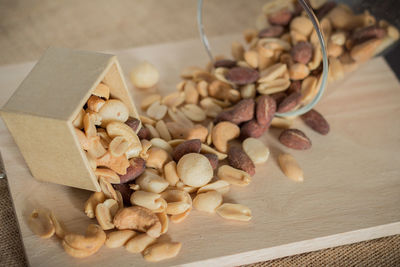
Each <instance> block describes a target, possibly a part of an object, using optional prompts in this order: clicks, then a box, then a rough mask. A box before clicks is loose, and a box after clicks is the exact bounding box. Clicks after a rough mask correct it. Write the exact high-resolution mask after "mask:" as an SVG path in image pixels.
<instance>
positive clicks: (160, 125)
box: [156, 120, 172, 141]
mask: <svg viewBox="0 0 400 267" xmlns="http://www.w3.org/2000/svg"><path fill="white" fill-rule="evenodd" d="M156 130H157V132H158V133H159V134H160V137H161V138H162V139H164V140H165V141H169V140H171V139H172V138H171V134H170V133H169V131H168V127H167V125H166V124H165V122H164V121H163V120H159V121H158V122H157V123H156Z"/></svg>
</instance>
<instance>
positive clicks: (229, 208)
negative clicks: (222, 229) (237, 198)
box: [216, 203, 251, 222]
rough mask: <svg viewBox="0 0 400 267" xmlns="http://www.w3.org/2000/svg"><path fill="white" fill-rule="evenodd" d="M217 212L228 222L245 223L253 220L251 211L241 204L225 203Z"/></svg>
mask: <svg viewBox="0 0 400 267" xmlns="http://www.w3.org/2000/svg"><path fill="white" fill-rule="evenodd" d="M216 212H217V213H218V215H220V216H221V217H222V218H224V219H228V220H235V221H244V222H247V221H250V220H251V210H250V209H249V208H248V207H246V206H244V205H241V204H232V203H224V204H222V205H221V206H219V207H218V208H217V209H216Z"/></svg>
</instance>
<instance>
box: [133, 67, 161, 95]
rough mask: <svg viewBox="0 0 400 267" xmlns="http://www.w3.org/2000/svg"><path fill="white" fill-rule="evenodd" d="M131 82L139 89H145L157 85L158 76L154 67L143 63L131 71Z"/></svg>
mask: <svg viewBox="0 0 400 267" xmlns="http://www.w3.org/2000/svg"><path fill="white" fill-rule="evenodd" d="M130 77H131V82H132V84H133V85H134V86H135V87H136V88H139V89H147V88H150V87H153V86H155V85H156V84H157V83H158V80H159V78H160V75H159V73H158V70H157V69H156V67H155V66H154V65H152V64H151V63H149V62H147V61H145V62H142V63H140V64H139V65H137V66H136V67H135V68H134V69H133V70H132V71H131V75H130Z"/></svg>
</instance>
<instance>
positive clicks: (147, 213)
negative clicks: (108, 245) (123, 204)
mask: <svg viewBox="0 0 400 267" xmlns="http://www.w3.org/2000/svg"><path fill="white" fill-rule="evenodd" d="M114 225H115V227H117V228H118V229H120V230H124V229H132V230H138V231H141V232H146V233H147V234H148V235H149V236H151V237H154V238H157V237H159V236H160V234H161V223H160V220H159V219H158V217H157V216H156V215H155V214H154V213H153V212H152V211H151V210H149V209H146V208H143V207H139V206H133V207H128V208H123V209H121V210H119V211H118V212H117V214H116V215H115V216H114Z"/></svg>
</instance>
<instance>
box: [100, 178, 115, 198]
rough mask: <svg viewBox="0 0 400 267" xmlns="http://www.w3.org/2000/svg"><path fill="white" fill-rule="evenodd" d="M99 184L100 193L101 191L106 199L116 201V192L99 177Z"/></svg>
mask: <svg viewBox="0 0 400 267" xmlns="http://www.w3.org/2000/svg"><path fill="white" fill-rule="evenodd" d="M99 184H100V188H101V191H103V193H104V195H105V196H106V198H112V199H115V200H117V199H118V195H117V192H116V191H115V189H114V187H113V186H112V185H111V184H110V182H108V181H107V180H106V179H105V178H103V177H101V176H100V178H99Z"/></svg>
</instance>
